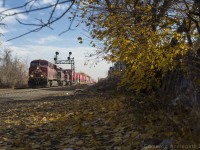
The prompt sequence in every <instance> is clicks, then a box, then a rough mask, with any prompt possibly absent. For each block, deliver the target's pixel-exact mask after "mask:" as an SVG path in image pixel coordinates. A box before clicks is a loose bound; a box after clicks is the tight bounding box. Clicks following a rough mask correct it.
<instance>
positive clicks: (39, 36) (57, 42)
mask: <svg viewBox="0 0 200 150" xmlns="http://www.w3.org/2000/svg"><path fill="white" fill-rule="evenodd" d="M23 1H24V2H25V1H27V0H20V1H14V0H6V6H5V8H2V7H0V11H2V10H5V9H8V8H11V7H16V6H19V5H22V4H23ZM54 2H55V0H40V4H51V3H54ZM0 4H1V2H0ZM69 4H70V3H69ZM34 5H35V7H37V4H34ZM66 7H68V5H66V4H65V5H60V6H59V7H58V8H57V14H59V13H62V11H63V10H64V9H65V8H66ZM19 11H20V9H17V10H12V11H9V12H6V13H7V14H10V13H13V12H19ZM46 14H49V13H48V11H39V12H37V13H30V14H28V15H27V14H20V15H17V16H16V17H8V18H6V19H4V20H3V22H4V23H6V26H5V27H1V26H0V33H2V34H3V36H1V40H2V41H4V42H3V43H4V45H5V47H8V48H10V49H11V50H12V52H13V55H17V56H18V57H19V58H20V59H22V60H26V62H27V63H28V64H29V63H30V61H32V60H34V59H45V60H48V61H50V62H53V58H54V56H55V52H56V51H58V52H59V53H60V54H59V55H58V58H59V59H61V60H65V59H67V57H68V53H69V52H70V51H71V52H72V57H74V58H75V68H76V72H80V71H82V72H85V73H87V74H88V75H90V76H91V77H92V78H93V79H95V80H97V79H98V77H100V78H104V77H106V76H107V71H108V69H109V67H110V66H111V64H108V63H107V62H105V61H102V60H101V59H100V63H98V64H97V65H96V66H95V67H94V66H93V65H92V63H93V61H90V62H89V64H88V65H84V64H85V61H86V59H85V55H86V53H94V52H95V51H96V49H95V48H92V47H91V46H90V44H89V43H90V39H89V38H87V34H88V33H87V31H85V30H84V27H83V25H81V26H80V27H78V28H75V27H74V28H73V29H75V30H71V31H68V32H66V33H65V34H62V35H61V36H59V33H61V32H62V31H64V30H66V29H67V28H68V26H69V24H70V22H69V20H68V17H69V15H70V14H66V16H64V18H63V19H62V20H60V21H58V22H56V23H55V24H53V25H52V28H53V30H52V29H50V28H44V29H42V30H40V31H39V32H34V33H31V34H29V35H26V36H23V37H21V38H18V39H15V40H12V41H9V42H6V40H8V39H10V38H13V37H15V36H18V35H20V34H23V33H25V32H27V31H29V30H30V29H33V28H34V27H32V26H24V25H20V24H19V23H18V22H17V21H16V18H18V19H20V20H21V21H23V22H25V23H35V22H36V21H37V20H36V19H35V18H41V19H45V18H46ZM76 24H77V22H74V26H76ZM78 37H83V39H84V41H83V44H80V43H79V41H78V40H77V38H78ZM62 67H63V68H70V66H69V65H62Z"/></svg>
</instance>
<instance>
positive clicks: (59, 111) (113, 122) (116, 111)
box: [0, 94, 139, 150]
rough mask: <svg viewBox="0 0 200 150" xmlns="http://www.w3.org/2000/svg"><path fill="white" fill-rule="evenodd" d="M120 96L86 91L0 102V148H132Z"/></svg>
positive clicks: (128, 119) (131, 133) (132, 132)
mask: <svg viewBox="0 0 200 150" xmlns="http://www.w3.org/2000/svg"><path fill="white" fill-rule="evenodd" d="M123 100H124V99H123V98H122V97H120V96H118V97H117V96H116V97H113V98H108V97H107V96H105V95H99V94H95V95H94V94H93V95H91V94H87V95H74V96H55V97H48V98H43V99H41V100H36V101H23V102H20V101H15V102H7V103H5V105H1V106H0V107H1V112H0V119H1V122H0V135H1V136H0V148H1V149H24V150H29V149H30V150H31V149H67V148H68V149H73V150H75V149H133V144H132V142H133V140H134V138H135V137H136V136H137V135H138V134H139V133H138V132H136V131H135V130H134V129H135V125H134V122H132V120H133V118H134V117H133V115H134V114H130V115H126V114H127V109H126V108H125V106H124V102H123Z"/></svg>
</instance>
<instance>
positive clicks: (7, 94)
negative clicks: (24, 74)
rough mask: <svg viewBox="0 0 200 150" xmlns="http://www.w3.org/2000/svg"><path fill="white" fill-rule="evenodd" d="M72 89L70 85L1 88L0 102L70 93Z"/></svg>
mask: <svg viewBox="0 0 200 150" xmlns="http://www.w3.org/2000/svg"><path fill="white" fill-rule="evenodd" d="M73 91H74V90H73V88H70V87H51V88H38V89H31V88H27V89H1V90H0V103H1V102H5V101H15V100H36V99H40V98H43V97H50V96H56V95H61V96H64V95H71V94H73V93H74V92H73Z"/></svg>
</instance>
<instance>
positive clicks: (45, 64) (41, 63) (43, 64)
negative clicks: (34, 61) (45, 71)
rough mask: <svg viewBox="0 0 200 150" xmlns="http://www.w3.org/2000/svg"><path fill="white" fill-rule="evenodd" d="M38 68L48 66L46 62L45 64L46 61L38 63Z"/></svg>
mask: <svg viewBox="0 0 200 150" xmlns="http://www.w3.org/2000/svg"><path fill="white" fill-rule="evenodd" d="M40 66H48V62H46V61H40Z"/></svg>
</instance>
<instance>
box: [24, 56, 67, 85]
mask: <svg viewBox="0 0 200 150" xmlns="http://www.w3.org/2000/svg"><path fill="white" fill-rule="evenodd" d="M53 82H57V84H58V85H63V84H64V82H65V75H64V72H63V70H62V68H57V66H56V65H55V64H52V63H50V62H48V61H46V60H40V59H39V60H33V61H32V62H31V63H30V68H29V81H28V86H29V87H35V86H43V87H50V86H52V83H53Z"/></svg>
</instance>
